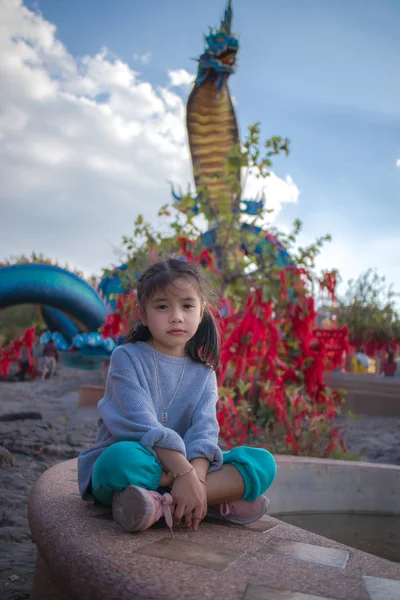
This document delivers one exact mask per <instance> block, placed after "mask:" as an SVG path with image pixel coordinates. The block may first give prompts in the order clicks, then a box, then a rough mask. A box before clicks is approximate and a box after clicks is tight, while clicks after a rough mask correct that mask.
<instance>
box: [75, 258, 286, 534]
mask: <svg viewBox="0 0 400 600" xmlns="http://www.w3.org/2000/svg"><path fill="white" fill-rule="evenodd" d="M137 296H138V308H139V315H140V322H139V323H138V324H137V325H136V326H135V327H134V329H133V331H132V333H131V334H130V335H129V336H128V339H127V342H126V343H125V344H124V345H122V346H119V347H118V348H116V349H115V350H114V352H113V354H112V356H111V364H110V370H109V373H108V377H107V384H106V390H105V395H104V398H103V399H102V400H100V402H99V405H98V407H99V412H100V419H99V423H98V433H97V439H96V443H95V444H94V446H91V447H90V448H87V449H86V450H85V451H84V452H82V454H81V455H80V456H79V459H78V478H79V489H80V493H81V495H82V497H83V499H84V500H88V499H91V500H92V499H93V498H94V499H95V500H96V501H98V502H100V503H102V504H104V505H106V506H110V507H112V512H113V518H114V519H115V521H117V522H118V523H120V524H121V526H122V527H123V528H124V529H125V530H127V531H144V530H145V529H147V528H148V527H150V526H151V525H153V523H155V522H156V521H158V520H159V519H160V518H161V517H162V516H164V518H165V520H166V522H167V524H168V525H169V527H172V519H174V520H175V521H176V522H180V521H181V520H182V519H184V522H185V524H186V526H187V527H192V528H193V529H194V530H197V529H198V527H199V523H200V522H201V521H202V519H203V518H204V517H205V516H206V514H207V513H208V514H213V515H216V514H217V515H218V516H219V517H220V518H222V519H225V520H229V521H232V522H234V523H240V524H245V523H251V522H252V521H256V520H258V519H259V518H261V517H262V516H263V514H264V513H265V512H266V509H267V505H268V499H267V498H266V497H265V496H263V493H264V492H265V491H266V490H267V489H268V488H269V486H270V485H271V483H272V481H273V479H274V477H275V472H276V465H275V461H274V459H273V457H272V455H271V454H270V453H269V452H268V451H267V450H264V449H262V448H247V447H244V446H240V447H237V448H233V450H231V451H230V452H221V450H220V448H219V446H218V429H219V428H218V422H217V418H216V404H217V400H218V391H217V380H216V376H215V368H216V367H217V365H218V361H219V336H218V328H217V324H216V322H215V320H214V318H213V316H212V313H211V311H210V308H209V306H210V303H209V299H208V297H207V294H206V285H205V281H204V279H203V277H202V276H201V274H200V272H199V270H198V268H197V266H196V265H194V264H190V263H188V262H184V261H180V260H176V259H169V260H166V261H164V262H159V263H156V264H153V265H151V266H150V267H149V268H148V269H147V270H146V271H145V272H144V273H143V274H142V275H141V277H140V278H139V281H138V287H137ZM165 488H172V489H171V490H170V493H168V492H166V491H165ZM157 490H158V491H157ZM163 492H166V493H163Z"/></svg>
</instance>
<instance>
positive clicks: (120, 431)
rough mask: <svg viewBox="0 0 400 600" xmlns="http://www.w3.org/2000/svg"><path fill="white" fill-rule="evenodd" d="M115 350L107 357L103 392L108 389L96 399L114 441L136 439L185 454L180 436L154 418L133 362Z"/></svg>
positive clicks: (151, 405)
mask: <svg viewBox="0 0 400 600" xmlns="http://www.w3.org/2000/svg"><path fill="white" fill-rule="evenodd" d="M117 351H118V352H117ZM117 351H114V353H113V356H112V358H111V364H110V371H109V374H108V381H107V392H108V390H110V392H109V393H107V394H106V396H105V397H104V399H103V400H101V401H100V402H99V412H100V416H101V418H102V420H103V422H104V424H105V426H106V427H107V429H108V430H109V431H110V433H111V435H112V436H113V437H114V439H115V440H116V441H117V442H121V441H134V442H140V443H141V444H142V446H144V447H146V448H148V449H150V450H152V449H153V448H154V446H159V447H160V448H167V449H169V450H177V451H178V452H181V453H182V454H183V455H184V456H186V450H185V444H184V442H183V440H182V438H181V437H180V435H179V434H178V433H176V431H173V430H172V429H169V428H168V427H164V426H163V425H161V423H160V422H159V421H158V419H157V415H156V412H155V410H154V404H153V401H152V399H151V396H150V394H149V393H148V392H147V391H146V390H145V389H144V388H143V387H142V386H141V385H140V383H139V377H138V375H137V372H136V370H135V365H134V363H133V362H132V360H131V359H130V358H129V357H128V356H127V354H126V353H125V351H124V350H123V348H121V349H120V348H118V349H117ZM128 366H129V367H130V368H126V367H128Z"/></svg>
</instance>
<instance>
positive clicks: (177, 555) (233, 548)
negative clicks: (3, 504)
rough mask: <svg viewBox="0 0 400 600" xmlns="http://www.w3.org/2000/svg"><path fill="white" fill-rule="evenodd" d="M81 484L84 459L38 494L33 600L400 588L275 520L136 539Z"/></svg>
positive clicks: (357, 599)
mask: <svg viewBox="0 0 400 600" xmlns="http://www.w3.org/2000/svg"><path fill="white" fill-rule="evenodd" d="M76 479H77V469H76V460H70V461H66V462H63V463H60V464H58V465H56V466H54V467H52V468H51V469H49V470H48V471H46V472H45V473H44V474H43V475H42V477H41V478H40V479H39V481H38V482H37V483H36V485H35V486H34V488H33V490H32V492H31V496H30V500H29V523H30V527H31V531H32V534H33V539H34V541H35V543H36V545H37V548H38V561H37V566H36V572H35V578H34V585H33V590H32V596H31V598H32V600H50V599H51V600H80V599H82V600H83V599H85V600H86V599H87V598H90V599H91V600H135V599H140V600H145V599H146V600H152V599H154V600H167V599H168V600H187V599H188V598H190V599H191V600H197V599H200V598H201V599H207V598H211V599H212V600H227V599H228V600H243V599H244V598H246V600H251V599H252V598H253V599H255V598H257V600H262V599H266V600H271V599H276V600H279V599H281V598H285V599H289V600H294V598H296V596H295V595H294V594H291V593H289V595H288V594H286V593H284V592H285V591H287V592H290V591H291V592H297V593H299V594H300V593H302V594H305V597H306V599H308V600H310V598H313V597H315V598H318V599H321V600H324V599H326V598H329V599H330V600H376V599H375V598H373V597H372V596H370V595H369V593H368V591H367V587H366V583H365V581H364V579H363V577H362V576H364V575H365V576H367V577H369V578H379V581H384V580H385V579H387V580H389V581H390V582H391V583H390V585H392V586H396V585H397V584H399V585H400V565H398V564H395V563H391V562H389V561H386V560H383V559H379V558H376V557H374V556H371V555H369V554H364V553H362V552H359V551H356V550H353V549H350V548H347V547H345V546H342V545H341V544H338V543H336V542H333V541H331V540H327V539H325V538H322V537H320V536H317V535H314V534H311V533H309V532H307V531H304V530H301V529H298V528H296V527H293V526H291V525H287V524H284V523H282V522H280V521H278V520H277V519H274V518H272V517H264V518H263V519H261V520H260V521H258V523H256V524H253V525H252V526H250V527H238V526H233V525H225V524H222V523H221V524H220V523H215V522H204V523H202V526H201V528H200V530H199V531H198V532H197V533H194V532H190V531H187V530H185V529H183V528H176V531H174V535H173V538H172V537H171V535H170V534H169V532H168V530H167V529H166V528H165V527H162V526H161V527H154V528H152V529H151V530H148V531H146V532H144V533H142V534H128V533H126V532H124V531H123V530H122V529H121V528H120V526H119V525H118V524H117V523H115V522H114V521H113V520H112V519H111V514H110V511H109V510H108V509H106V508H104V507H101V506H100V505H94V504H88V503H83V502H82V501H81V499H80V497H79V493H78V485H77V480H76ZM293 542H294V543H293ZM210 558H212V560H210ZM368 581H369V582H370V580H369V579H368ZM369 585H371V584H370V583H369ZM399 589H400V588H399ZM399 597H400V596H399ZM297 598H302V596H301V595H298V596H297ZM388 598H389V596H388Z"/></svg>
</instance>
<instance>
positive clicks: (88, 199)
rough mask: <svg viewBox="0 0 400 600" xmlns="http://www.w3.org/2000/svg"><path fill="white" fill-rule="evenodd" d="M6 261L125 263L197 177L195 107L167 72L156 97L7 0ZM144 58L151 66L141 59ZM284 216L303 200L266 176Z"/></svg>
mask: <svg viewBox="0 0 400 600" xmlns="http://www.w3.org/2000/svg"><path fill="white" fill-rule="evenodd" d="M0 11H1V14H2V21H1V23H0V181H1V182H2V184H1V196H0V203H1V218H0V259H1V258H6V257H9V256H11V255H19V254H29V253H30V252H31V251H33V250H35V251H36V252H42V253H43V254H45V255H46V256H51V257H54V258H58V259H59V260H60V261H61V262H68V263H69V264H71V265H75V266H76V267H78V268H81V269H83V270H84V271H86V272H87V273H90V272H93V271H94V272H97V273H99V272H100V271H101V268H102V267H106V266H109V265H110V263H111V262H112V261H114V260H116V258H115V257H114V251H113V249H114V248H116V247H119V245H120V240H121V238H122V235H129V234H130V233H131V232H132V229H133V221H134V219H135V218H136V216H137V215H138V214H139V213H142V214H144V216H145V217H146V218H147V219H149V220H150V221H152V222H155V220H156V214H157V211H158V209H159V208H160V207H161V206H162V205H163V204H165V203H167V202H168V201H169V200H170V190H169V186H168V184H167V181H169V180H171V181H174V182H175V183H176V184H178V185H179V184H181V185H182V187H183V188H186V185H187V182H189V181H191V179H192V169H191V163H190V157H189V151H188V147H187V135H186V129H185V118H184V116H185V106H184V101H183V100H182V98H181V97H180V96H178V95H177V94H176V93H174V92H173V91H172V90H171V88H173V87H175V88H178V87H185V86H186V87H187V86H189V85H190V84H191V83H192V82H193V79H194V76H193V75H191V74H190V73H188V72H187V71H186V70H184V69H180V70H177V71H169V72H168V76H169V86H168V87H165V88H159V89H156V88H155V87H154V86H152V85H151V84H150V83H149V82H148V81H144V80H143V79H141V78H140V76H139V75H138V73H136V72H135V71H134V70H132V69H131V68H130V67H129V65H128V64H126V63H124V62H122V61H121V60H120V59H119V58H118V57H116V56H113V55H112V54H111V53H110V52H109V51H108V50H107V49H102V50H100V51H99V52H98V53H97V54H95V55H93V56H85V57H83V58H81V59H77V58H75V57H73V56H72V55H71V54H70V53H69V52H68V50H67V48H66V47H65V46H64V45H63V44H62V43H61V42H60V41H59V40H57V38H56V28H55V26H54V25H53V24H51V23H49V22H48V21H46V20H45V19H44V18H43V17H42V16H41V15H40V14H36V13H34V12H32V11H30V10H28V9H27V8H26V7H25V6H24V5H23V4H22V0H0ZM142 62H143V60H142ZM262 190H263V191H264V193H265V195H266V198H267V206H268V207H273V208H275V210H276V212H279V210H280V208H281V206H282V204H283V203H284V202H293V201H296V200H297V196H298V190H297V187H296V186H295V185H294V184H293V182H292V181H291V180H290V178H286V179H285V180H280V179H278V178H277V177H276V176H275V175H272V176H271V177H270V178H269V179H268V180H266V181H263V180H256V179H255V177H254V176H253V175H250V177H249V179H248V182H247V188H246V193H247V197H248V198H252V197H256V196H257V195H258V193H259V192H260V191H262Z"/></svg>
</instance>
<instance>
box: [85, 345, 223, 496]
mask: <svg viewBox="0 0 400 600" xmlns="http://www.w3.org/2000/svg"><path fill="white" fill-rule="evenodd" d="M155 354H156V360H157V365H158V372H159V377H160V385H161V390H162V396H163V401H164V404H165V406H167V405H168V403H169V401H170V400H171V398H172V396H173V394H174V391H175V389H176V386H177V384H178V382H179V380H180V377H181V374H182V368H183V364H184V360H185V359H184V358H174V357H172V356H168V355H166V354H163V353H161V352H158V351H157V350H156V351H155ZM217 400H218V391H217V381H216V376H215V372H214V371H213V369H211V368H210V367H208V366H207V365H204V364H201V363H196V362H194V361H193V360H191V359H190V358H187V360H186V367H185V372H184V377H183V379H182V381H181V383H180V386H179V389H178V392H177V394H176V396H175V399H174V400H173V402H172V404H171V406H170V407H169V409H168V421H167V422H163V421H162V420H161V417H162V413H163V412H164V408H163V402H162V400H161V398H160V394H159V390H158V383H157V376H156V370H155V365H154V357H153V348H152V347H151V346H150V345H148V344H146V343H145V342H136V343H135V344H124V345H122V346H119V347H118V348H116V349H115V350H114V352H113V353H112V356H111V363H110V369H109V373H108V377H107V383H106V389H105V394H104V397H103V398H102V399H101V400H100V402H99V404H98V409H99V413H100V419H99V422H98V430H97V438H96V442H95V444H94V445H93V446H91V447H90V448H87V449H86V450H84V451H83V452H82V453H81V454H80V456H79V458H78V481H79V491H80V493H81V496H82V498H83V499H84V500H91V499H92V497H91V495H90V484H91V473H92V469H93V465H94V463H95V461H96V459H97V458H98V457H99V456H100V454H101V453H102V452H103V450H104V449H105V448H107V447H108V446H110V445H111V444H114V443H115V442H119V441H128V440H131V441H136V442H140V443H141V444H142V445H143V446H144V447H145V448H147V449H149V450H150V451H152V452H153V453H154V455H155V457H156V454H155V452H154V450H153V448H154V446H158V447H160V448H169V449H171V450H178V451H179V452H181V453H182V454H183V455H184V456H186V458H187V459H188V460H189V461H191V460H193V459H194V458H197V457H201V458H207V460H209V461H210V463H211V469H212V470H214V469H219V468H220V467H221V465H222V453H221V450H220V448H219V446H218V432H219V427H218V422H217V418H216V404H217Z"/></svg>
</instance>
